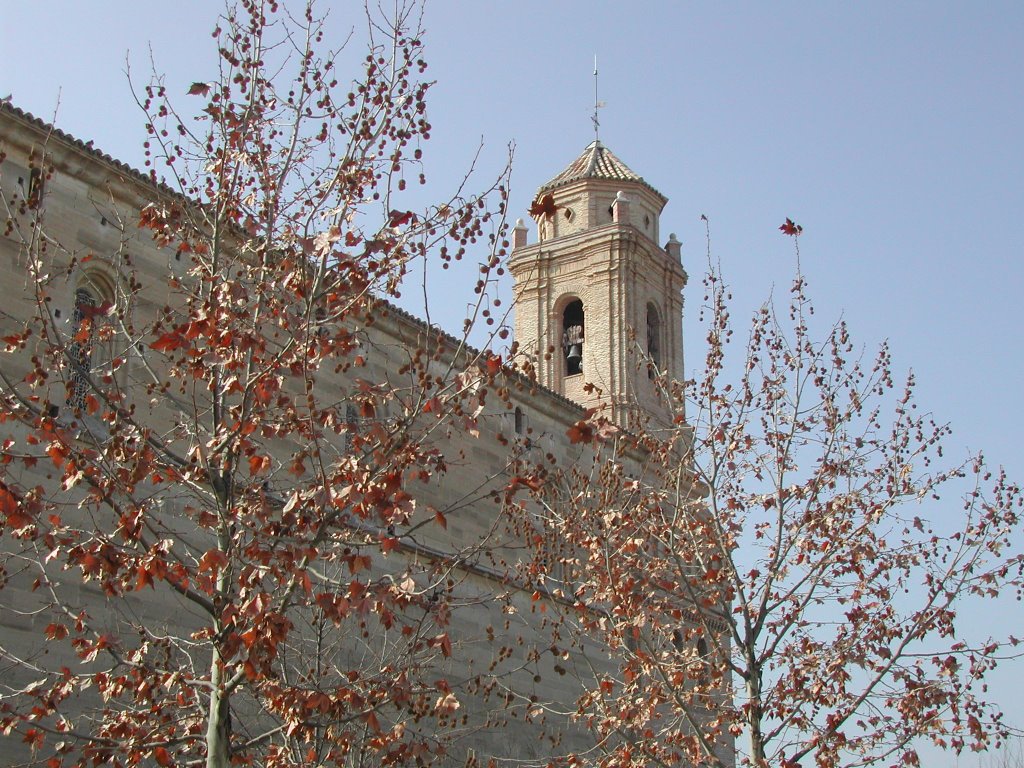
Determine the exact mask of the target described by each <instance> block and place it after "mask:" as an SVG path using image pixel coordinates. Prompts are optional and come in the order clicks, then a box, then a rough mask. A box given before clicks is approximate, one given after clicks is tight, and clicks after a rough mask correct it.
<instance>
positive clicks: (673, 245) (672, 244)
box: [665, 232, 683, 261]
mask: <svg viewBox="0 0 1024 768" xmlns="http://www.w3.org/2000/svg"><path fill="white" fill-rule="evenodd" d="M682 248H683V244H682V243H680V242H679V240H678V239H676V233H675V232H673V233H672V234H670V235H669V236H668V242H667V243H665V253H667V254H668V255H669V256H671V257H672V258H673V259H676V260H677V261H682Z"/></svg>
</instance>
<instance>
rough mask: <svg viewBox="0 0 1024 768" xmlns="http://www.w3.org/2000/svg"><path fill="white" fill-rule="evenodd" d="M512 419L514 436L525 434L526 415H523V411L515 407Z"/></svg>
mask: <svg viewBox="0 0 1024 768" xmlns="http://www.w3.org/2000/svg"><path fill="white" fill-rule="evenodd" d="M514 418H515V430H516V434H517V435H524V434H526V415H525V414H524V413H523V409H522V408H520V407H519V406H518V405H517V406H516V410H515V414H514Z"/></svg>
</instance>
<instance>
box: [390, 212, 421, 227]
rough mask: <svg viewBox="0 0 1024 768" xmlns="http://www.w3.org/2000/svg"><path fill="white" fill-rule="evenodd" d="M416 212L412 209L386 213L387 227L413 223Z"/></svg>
mask: <svg viewBox="0 0 1024 768" xmlns="http://www.w3.org/2000/svg"><path fill="white" fill-rule="evenodd" d="M415 223H416V214H415V213H413V212H412V211H391V212H390V213H388V226H389V227H402V226H405V225H406V224H415Z"/></svg>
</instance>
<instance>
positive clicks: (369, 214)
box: [0, 0, 506, 768]
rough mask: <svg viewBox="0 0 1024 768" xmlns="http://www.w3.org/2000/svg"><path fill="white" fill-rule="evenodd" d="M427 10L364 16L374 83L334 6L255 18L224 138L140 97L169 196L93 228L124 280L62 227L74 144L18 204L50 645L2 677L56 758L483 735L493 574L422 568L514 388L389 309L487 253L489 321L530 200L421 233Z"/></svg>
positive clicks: (204, 101) (25, 409)
mask: <svg viewBox="0 0 1024 768" xmlns="http://www.w3.org/2000/svg"><path fill="white" fill-rule="evenodd" d="M419 13H420V9H419V8H418V6H416V5H413V4H406V3H398V4H397V5H396V7H395V9H393V15H392V16H389V17H384V16H381V15H379V14H377V13H374V12H370V13H368V15H367V17H366V19H365V22H366V30H367V32H366V34H367V40H368V47H367V53H366V56H365V59H363V63H362V72H361V75H360V76H359V77H358V78H356V79H355V80H354V81H352V82H347V81H346V80H345V78H344V76H343V75H342V73H340V72H338V71H337V67H336V62H337V60H338V56H339V52H338V51H329V50H326V49H325V45H324V43H323V36H324V27H323V22H322V20H321V19H320V18H319V17H318V16H317V14H316V12H315V9H314V8H313V7H312V5H307V6H306V7H305V8H303V9H301V10H300V11H299V12H297V13H295V14H293V13H291V12H289V11H287V10H285V9H284V8H282V7H279V6H278V4H277V3H276V2H273V1H272V0H245V1H244V2H242V3H240V4H239V6H238V8H237V10H232V11H229V12H228V13H227V14H226V15H225V16H224V17H222V18H221V19H220V20H219V23H218V25H217V28H216V29H215V31H214V33H213V39H214V43H215V44H216V46H217V48H218V51H219V61H220V71H219V73H218V74H217V75H216V76H215V77H214V78H212V79H211V80H209V81H204V82H196V83H195V84H193V85H192V87H191V88H190V89H189V91H188V95H187V99H191V100H192V102H195V103H196V104H198V108H197V109H195V110H194V113H195V114H196V115H197V116H198V117H196V118H190V117H187V116H186V114H187V113H191V112H193V110H185V111H184V112H179V111H178V110H177V109H176V107H175V106H174V103H173V101H172V99H171V94H169V93H168V92H167V90H166V88H165V86H164V84H163V82H162V80H161V79H159V78H156V79H154V80H153V82H152V83H150V84H149V85H146V86H144V87H141V88H140V89H139V91H138V94H137V98H138V100H139V104H140V106H141V108H142V109H143V110H144V112H145V115H146V122H147V129H148V133H149V137H148V140H147V142H146V149H147V157H148V161H147V165H148V166H149V169H148V171H149V174H150V178H149V179H148V180H147V179H145V178H142V177H141V176H139V175H132V174H130V173H127V174H126V173H125V169H124V168H123V167H119V168H117V169H116V171H117V173H116V174H115V175H117V176H119V177H120V178H118V179H115V180H114V181H110V180H109V178H108V179H107V181H105V182H104V183H105V184H106V183H109V186H108V187H107V188H106V190H105V194H106V195H107V196H108V199H106V200H100V201H99V202H98V203H95V204H96V205H97V206H98V208H97V210H99V208H102V210H103V212H104V216H103V222H102V223H103V225H104V226H108V225H109V226H113V227H117V228H119V229H120V232H121V247H120V249H119V250H118V252H117V253H115V254H106V253H103V254H98V253H94V252H92V250H91V249H90V248H89V247H88V245H83V244H81V243H76V242H73V241H69V240H68V239H62V238H61V222H60V221H59V220H57V218H56V217H57V215H58V212H59V211H60V210H61V209H60V207H59V206H60V204H59V202H56V201H55V202H53V204H52V206H51V209H50V210H47V202H46V194H47V187H48V185H49V184H50V182H51V181H52V182H53V186H54V187H56V186H59V185H58V184H57V181H58V178H57V177H58V176H60V175H61V174H63V173H70V171H68V170H67V167H66V163H65V160H66V158H64V157H62V156H61V153H62V152H64V153H65V154H73V153H74V152H77V151H78V149H77V148H76V147H75V146H74V145H73V143H69V142H68V141H67V140H65V139H61V138H60V137H57V136H52V135H51V136H50V137H49V138H48V139H47V138H46V137H45V136H44V137H43V140H42V142H41V143H40V145H39V153H38V154H36V155H34V159H33V161H32V164H33V167H32V181H33V182H34V183H35V184H36V185H37V186H36V187H34V189H33V190H32V191H30V192H20V191H19V188H8V187H5V190H6V191H5V195H4V203H5V205H6V213H7V216H6V232H5V238H6V239H5V241H4V244H5V248H8V247H13V248H14V253H13V256H12V258H14V259H16V261H17V263H18V264H19V265H23V266H24V270H25V274H26V275H27V280H26V284H27V292H26V294H25V295H26V296H27V297H28V301H27V302H26V304H27V305H28V307H29V311H28V312H27V313H26V314H27V317H21V318H19V319H18V323H17V325H16V327H12V321H11V319H10V318H11V315H9V314H8V315H7V318H8V319H7V320H5V323H6V325H5V326H4V327H5V332H7V333H6V336H5V337H4V345H5V347H6V353H7V354H6V355H5V357H4V359H3V363H2V371H0V378H2V406H0V408H2V410H0V421H2V422H3V423H4V430H5V431H4V437H5V442H4V453H3V462H4V474H3V478H2V481H0V512H2V515H3V534H4V540H3V541H4V553H5V554H4V556H3V574H4V579H3V581H2V583H0V586H3V587H4V588H5V589H6V590H7V592H8V594H9V595H10V599H11V600H12V604H13V601H14V599H15V594H17V595H26V594H31V595H32V597H31V601H32V602H31V604H30V605H29V606H24V607H23V608H22V609H21V610H22V611H23V614H22V615H24V616H26V617H29V618H28V619H27V621H29V623H30V624H31V625H32V626H33V627H34V628H35V631H36V632H37V633H38V634H37V640H36V645H35V646H33V647H30V648H27V649H23V652H20V653H19V652H18V651H17V649H15V648H13V647H6V646H5V647H4V648H3V650H2V658H3V661H4V664H5V665H6V669H8V670H9V671H10V672H11V673H12V675H13V678H12V679H13V680H18V681H22V680H24V678H25V677H26V675H28V676H30V677H29V680H28V681H25V682H24V683H22V682H17V683H12V682H10V681H9V682H8V684H7V685H6V687H5V693H4V695H3V697H2V699H0V724H2V727H3V730H4V732H5V733H7V734H16V735H17V737H18V738H20V740H22V741H23V742H25V743H27V744H28V745H30V747H31V748H32V750H33V756H34V759H35V760H38V761H39V762H45V763H46V764H47V765H71V764H75V765H96V764H101V763H102V764H108V763H109V764H115V765H134V764H138V763H140V762H155V763H156V764H158V765H172V764H174V765H198V764H205V765H208V766H218V767H219V768H221V767H224V766H227V765H229V764H251V765H265V766H271V765H298V764H303V765H305V764H337V765H360V764H367V763H371V762H372V763H373V764H378V763H404V762H419V763H422V762H429V761H430V760H431V759H432V758H433V757H434V756H436V755H439V754H443V753H444V751H445V749H446V747H447V744H448V741H449V740H450V738H451V736H452V735H453V734H455V733H456V726H457V725H458V724H459V721H458V719H457V718H458V716H457V715H456V710H457V709H458V707H459V701H458V698H457V697H456V693H457V692H458V691H457V690H456V686H457V685H460V684H462V683H464V682H465V681H457V680H451V681H449V680H448V679H447V678H446V676H445V669H446V667H445V664H446V662H447V659H448V657H449V656H450V655H451V654H452V648H453V638H452V637H451V636H450V634H449V622H450V619H451V612H452V610H453V609H454V607H455V605H454V602H453V601H452V600H451V599H450V598H451V588H452V584H453V582H454V580H455V579H457V578H458V577H457V575H456V571H455V568H454V566H455V565H464V564H465V563H466V562H467V561H470V560H471V559H472V557H473V555H472V553H470V552H466V551H463V552H460V553H459V558H458V559H457V560H456V561H446V560H444V559H443V558H439V557H437V556H435V555H431V556H427V555H424V554H422V552H421V551H420V550H417V549H416V547H415V544H416V541H417V539H416V535H415V532H416V531H422V530H423V529H424V528H425V527H430V526H441V525H444V524H445V513H446V512H447V511H448V510H445V509H432V510H425V509H423V508H422V507H417V506H416V500H415V499H414V489H415V488H416V487H420V486H424V485H425V484H429V483H431V482H436V480H437V478H439V477H443V476H444V475H445V473H446V471H447V466H448V462H449V461H450V460H451V457H446V455H445V453H444V451H443V450H442V449H441V448H440V447H439V440H438V437H439V436H441V435H446V436H450V435H451V434H452V433H453V432H456V433H458V432H460V431H464V430H465V431H469V430H473V429H474V428H475V426H474V419H475V417H476V414H478V413H479V408H480V406H481V404H482V401H483V395H482V394H480V389H481V386H482V385H484V386H485V385H486V384H487V382H488V381H492V380H493V379H494V377H495V376H496V375H498V374H499V373H500V372H501V371H502V369H503V366H502V365H501V363H500V361H498V360H497V358H496V357H495V356H494V355H492V354H490V353H478V352H474V351H473V350H471V349H470V348H469V347H468V346H467V345H466V344H465V336H463V337H462V339H459V338H452V337H449V336H446V335H445V334H442V333H441V332H440V331H436V330H435V329H433V328H431V327H428V326H425V325H423V324H419V323H411V322H408V321H405V320H403V319H402V318H401V317H400V316H399V315H398V314H396V313H395V311H394V310H393V309H392V308H391V307H389V306H388V305H387V304H386V303H385V301H384V299H386V297H388V296H393V295H397V292H398V290H399V286H400V284H401V280H402V278H403V276H404V275H405V274H406V273H407V271H408V269H409V265H410V263H411V262H412V261H413V260H415V259H423V258H426V257H427V256H428V254H431V253H435V252H440V253H441V254H442V258H445V259H452V258H461V257H462V255H463V254H464V253H465V252H466V249H467V247H468V246H469V245H470V244H472V243H476V242H477V241H480V243H481V246H480V247H482V250H484V257H483V261H484V263H483V265H482V267H481V269H482V276H481V280H480V282H479V284H478V286H477V299H478V300H479V301H480V302H484V301H485V296H486V289H487V286H488V285H489V284H490V283H491V281H492V279H493V274H494V270H495V269H496V268H497V266H498V264H499V262H500V259H501V257H502V255H503V253H504V248H505V247H506V244H505V243H504V240H503V234H504V227H505V225H504V217H503V213H504V196H505V191H504V186H503V184H504V180H503V179H499V181H498V182H496V183H495V185H493V186H492V187H491V188H490V189H489V190H487V191H486V192H485V194H483V195H469V194H464V193H462V192H461V190H460V192H459V193H458V194H457V195H455V196H454V197H451V198H448V199H446V200H444V201H443V202H442V203H440V204H438V205H434V206H431V207H429V208H428V209H426V210H421V211H413V210H408V209H406V208H405V207H403V206H402V204H401V200H402V199H403V192H404V191H405V188H406V183H407V180H413V181H416V180H419V181H422V169H421V164H420V157H421V152H422V145H423V143H424V142H425V141H426V140H427V139H428V138H429V132H430V124H429V122H428V121H427V117H426V96H427V91H428V89H429V85H430V84H429V83H428V82H426V81H425V80H423V79H422V76H423V73H424V71H425V69H426V63H425V62H424V60H423V58H422V55H423V51H422V41H421V30H420V28H419ZM101 160H102V159H101ZM101 160H96V161H95V165H96V166H97V167H99V166H103V164H104V163H105V162H106V161H101ZM104 167H109V163H108V164H107V166H104ZM89 172H95V173H100V171H96V170H95V168H93V169H91V170H89ZM12 189H13V191H12ZM487 194H493V196H494V197H496V198H498V201H497V204H496V212H494V213H492V212H490V211H489V210H488V208H487V206H486V204H485V197H486V195H487ZM83 199H84V196H83ZM97 218H99V216H98V215H97ZM65 234H66V233H65ZM145 237H151V239H152V241H151V243H149V244H147V245H140V243H141V242H142V241H143V239H144V238H145ZM12 244H13V246H12ZM140 251H141V252H142V253H143V254H144V255H143V256H142V257H139V256H138V254H139V253H140ZM154 252H155V254H156V256H154ZM69 285H71V286H72V288H73V289H74V290H73V291H71V293H72V295H73V298H72V299H70V301H72V302H73V307H71V308H70V309H69V308H68V307H67V306H65V307H64V311H65V314H64V315H61V312H60V306H61V299H60V297H61V295H62V294H61V291H64V292H65V293H68V292H69V289H68V286H69ZM19 306H22V305H19ZM477 310H479V307H477ZM388 323H390V324H391V327H390V330H387V329H385V330H386V332H385V331H381V332H380V333H377V331H376V330H375V327H380V326H382V325H387V324H388ZM468 327H469V326H468V325H467V331H466V332H467V333H468V332H469V330H468ZM8 331H9V332H8ZM388 339H391V340H392V346H391V347H390V348H385V346H386V344H387V343H388V342H387V340H388ZM374 356H376V358H378V359H387V360H389V361H391V362H389V363H388V365H391V363H394V364H393V365H392V366H391V368H389V371H390V373H389V375H387V376H384V375H382V374H379V373H375V372H378V371H379V370H380V368H374V367H373V366H374V361H373V360H372V359H371V358H373V357H374ZM477 492H478V493H480V494H482V493H484V491H483V490H482V489H477ZM461 502H462V503H463V504H465V499H462V500H461ZM403 552H404V553H405V555H406V556H399V555H401V554H402V553H403ZM417 552H419V555H417ZM393 553H395V554H393ZM410 553H411V554H410ZM389 555H390V557H389ZM26 585H27V586H28V587H29V588H30V592H26V591H23V590H22V588H23V587H26ZM16 590H18V591H17V593H16ZM19 599H20V598H19Z"/></svg>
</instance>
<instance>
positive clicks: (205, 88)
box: [188, 83, 210, 96]
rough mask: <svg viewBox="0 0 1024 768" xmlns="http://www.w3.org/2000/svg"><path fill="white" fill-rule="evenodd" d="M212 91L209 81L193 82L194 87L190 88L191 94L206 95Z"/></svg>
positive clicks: (189, 92)
mask: <svg viewBox="0 0 1024 768" xmlns="http://www.w3.org/2000/svg"><path fill="white" fill-rule="evenodd" d="M209 92H210V84H209V83H192V87H190V88H189V89H188V95H189V96H205V95H206V94H208V93H209Z"/></svg>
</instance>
